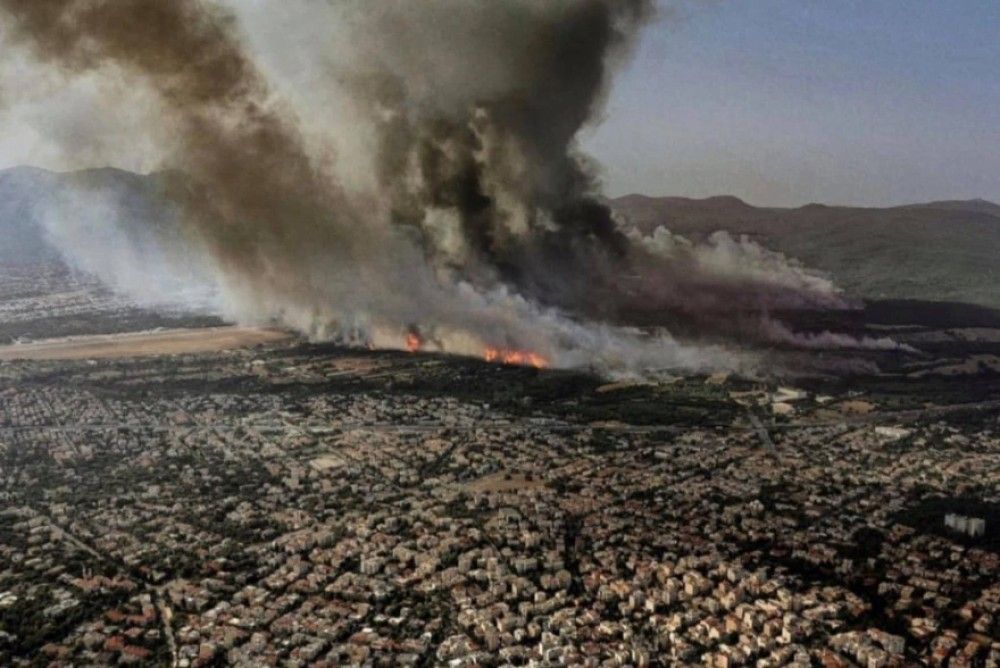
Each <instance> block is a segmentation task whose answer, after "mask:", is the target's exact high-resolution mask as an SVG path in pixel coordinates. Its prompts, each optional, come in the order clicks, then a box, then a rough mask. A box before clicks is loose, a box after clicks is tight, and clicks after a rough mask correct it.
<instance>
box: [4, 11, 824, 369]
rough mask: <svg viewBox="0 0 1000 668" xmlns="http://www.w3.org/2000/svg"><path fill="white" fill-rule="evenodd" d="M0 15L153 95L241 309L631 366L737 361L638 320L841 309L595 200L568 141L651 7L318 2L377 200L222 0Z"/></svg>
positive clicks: (746, 332)
mask: <svg viewBox="0 0 1000 668" xmlns="http://www.w3.org/2000/svg"><path fill="white" fill-rule="evenodd" d="M297 2H298V0H294V1H290V3H289V5H288V6H289V7H291V6H293V5H296V4H297ZM284 6H285V5H284V3H280V4H278V3H276V4H275V5H273V6H270V7H269V8H268V9H267V11H269V12H272V13H273V14H275V15H279V14H281V13H282V11H283V10H282V9H281V8H282V7H284ZM301 6H302V7H304V6H305V5H301ZM0 11H4V12H5V16H4V17H3V20H4V22H5V25H6V27H7V28H8V30H9V34H10V39H12V40H13V41H14V43H20V44H23V45H24V46H25V47H27V48H28V49H30V50H31V52H32V53H33V54H34V55H35V56H36V57H37V58H38V59H39V60H40V61H42V62H43V63H46V64H48V65H50V66H51V67H52V68H55V69H58V70H59V71H61V72H63V73H65V74H67V75H70V76H72V75H75V74H81V73H84V72H94V71H97V72H107V74H108V76H121V77H126V78H127V79H129V80H134V81H135V82H136V83H138V84H143V85H145V86H148V87H149V88H150V89H151V90H152V91H154V93H155V95H156V96H157V99H158V100H159V105H160V107H161V109H162V114H161V116H160V117H159V118H158V119H157V122H158V123H159V124H160V125H161V126H162V127H161V128H160V130H161V131H162V130H163V129H164V128H165V129H166V131H167V132H166V135H167V136H169V137H170V143H169V145H168V146H166V147H165V148H166V149H167V155H168V161H167V162H168V164H167V165H165V166H166V167H170V168H172V169H174V170H176V171H173V172H170V174H171V175H172V176H169V177H168V178H166V179H165V180H166V183H167V194H168V195H169V197H170V199H171V200H173V201H174V202H176V203H177V204H178V205H179V206H180V208H181V210H182V211H183V216H182V220H183V222H184V225H185V226H186V229H187V231H188V233H189V236H190V237H191V239H193V240H194V243H198V244H200V245H203V246H204V247H205V248H206V249H207V253H208V254H209V255H210V256H211V257H212V258H213V259H214V262H215V264H216V265H217V269H218V272H219V275H220V276H221V280H222V281H223V283H224V285H225V289H226V292H227V295H228V302H229V304H230V311H231V313H230V315H234V316H237V317H243V318H246V317H248V315H252V316H253V317H257V318H279V319H281V320H282V321H284V322H285V323H287V324H289V325H291V326H294V327H297V328H299V329H302V330H303V331H306V332H308V333H310V334H312V335H314V336H318V337H330V336H342V337H347V338H350V339H352V340H355V341H358V342H368V343H375V344H388V345H401V342H402V341H403V340H404V338H405V337H406V335H407V334H408V333H410V332H412V331H414V330H413V329H412V327H414V323H416V326H419V328H420V331H421V332H422V333H425V334H426V336H425V338H426V340H428V341H434V342H436V344H435V345H438V346H440V347H442V348H444V349H447V350H450V351H454V352H460V353H473V354H478V353H479V352H480V351H481V350H482V347H483V345H492V346H503V347H510V348H521V347H530V348H531V349H533V350H538V351H540V352H541V353H542V354H544V355H545V356H547V357H548V358H549V359H551V360H552V361H554V362H555V363H558V364H566V365H570V364H582V363H587V364H596V365H599V366H607V367H608V368H619V369H633V370H634V369H642V368H652V367H665V366H713V365H722V364H726V365H732V364H733V357H732V356H730V355H729V354H728V353H725V352H724V351H722V350H721V349H719V348H714V347H711V348H710V347H690V346H684V345H681V344H678V343H677V342H676V341H674V340H673V339H672V338H671V337H670V336H669V335H667V334H666V333H665V332H664V331H659V330H657V332H658V333H657V334H655V335H651V334H649V331H651V330H650V329H647V330H644V331H639V330H637V329H634V328H633V327H632V326H634V325H641V326H643V327H649V328H652V329H657V328H661V327H663V326H664V325H673V326H682V327H683V329H684V331H685V332H687V333H688V334H690V335H691V336H693V337H701V336H704V335H709V336H712V337H716V338H726V337H729V336H734V335H735V336H739V337H741V338H746V337H747V336H750V337H755V338H758V339H767V338H768V337H769V333H768V332H769V331H771V330H770V329H769V328H768V327H766V326H762V325H761V323H762V317H761V314H764V313H766V312H767V311H768V310H770V309H774V308H786V307H802V306H806V307H826V306H839V305H841V302H840V298H839V297H838V296H837V293H836V291H834V290H833V289H832V286H829V285H828V284H826V283H824V282H822V281H816V280H813V279H812V278H810V277H808V276H806V275H805V274H803V273H801V272H799V271H798V270H797V269H796V270H791V271H790V273H789V272H785V271H784V269H783V268H780V267H779V269H778V271H776V272H769V271H765V272H750V273H747V272H745V271H739V266H740V262H741V258H742V257H743V256H744V255H745V256H746V257H749V258H751V259H754V258H756V257H757V255H755V254H756V250H754V249H752V248H751V250H750V251H749V252H748V253H744V251H743V250H740V249H741V248H742V246H739V245H735V246H732V247H730V248H729V250H730V251H732V249H734V248H735V249H736V252H733V253H731V255H730V256H726V250H725V249H723V252H722V253H721V254H720V253H717V252H714V251H712V250H711V249H710V251H709V252H708V253H706V252H703V251H698V250H692V249H687V250H682V251H680V252H677V251H676V249H674V250H671V251H669V252H665V251H664V250H663V248H660V247H657V246H656V243H654V242H653V240H637V239H635V238H632V237H630V236H628V235H627V234H626V233H625V232H624V231H623V229H622V227H621V226H620V225H619V224H618V222H617V221H615V219H614V218H613V216H612V215H611V212H610V211H609V209H608V208H607V206H606V205H605V204H603V203H602V201H601V200H600V198H599V188H598V184H597V182H596V180H595V177H594V174H593V170H592V169H591V167H590V165H589V164H588V162H587V160H586V159H585V158H584V157H583V156H582V155H581V154H580V152H579V149H578V148H577V145H576V137H577V135H578V134H579V132H580V130H581V129H582V128H583V127H584V126H585V125H586V124H587V123H588V122H590V121H591V120H592V119H593V118H594V116H595V114H597V113H598V112H599V111H600V109H601V107H602V103H603V100H604V96H605V94H606V92H607V86H608V83H609V79H610V75H611V73H612V71H613V70H614V68H615V67H616V65H617V64H618V63H619V62H620V61H621V60H622V59H624V58H625V57H626V56H627V55H628V53H629V50H630V47H631V46H632V45H633V42H634V41H635V39H636V37H637V34H638V32H639V31H640V29H641V27H642V26H643V25H644V24H645V23H646V22H647V21H648V20H649V19H650V17H651V16H652V14H653V2H652V0H547V1H546V2H538V1H536V0H506V1H504V2H498V1H496V0H420V1H419V2H418V1H410V2H402V1H399V0H368V1H366V2H364V3H328V4H324V3H319V2H316V3H313V4H312V5H310V6H309V11H315V12H317V16H318V17H320V19H325V20H329V21H331V30H332V28H333V23H332V22H334V21H336V22H339V25H341V27H342V28H343V27H344V26H346V29H343V30H342V32H343V33H344V34H343V35H338V39H342V40H343V41H344V44H342V45H331V46H325V45H324V46H320V47H316V48H314V47H312V46H310V47H307V48H306V51H307V52H306V53H305V54H303V59H304V60H306V61H314V62H315V63H316V67H317V68H322V69H323V72H324V75H323V76H324V77H325V81H326V83H327V84H328V85H329V86H330V87H331V89H332V88H336V89H337V90H338V91H340V92H341V93H342V94H343V95H346V96H349V98H350V100H351V101H352V104H353V105H354V106H355V108H356V109H357V110H358V111H359V114H360V115H361V116H362V117H364V118H365V121H366V122H365V125H367V128H366V129H362V128H360V127H359V129H358V130H357V131H358V132H359V133H361V132H365V131H367V132H369V133H370V137H371V142H370V143H369V144H368V145H369V146H370V151H369V154H368V155H365V156H364V158H365V160H366V161H367V164H368V166H369V168H370V169H371V171H372V174H373V178H372V183H373V187H370V188H368V189H358V188H349V187H347V186H346V185H344V179H343V178H341V177H342V176H343V174H344V172H345V170H348V169H350V168H349V167H348V166H346V165H345V163H346V162H348V160H349V159H350V158H351V156H336V155H333V154H331V153H330V151H329V150H328V145H326V144H324V143H323V142H317V141H314V137H315V136H316V134H317V133H316V132H311V133H310V132H306V131H304V130H303V123H302V122H301V118H300V117H299V116H298V115H297V110H296V108H295V105H294V104H291V103H287V102H280V101H279V99H278V98H279V96H278V95H277V94H276V92H275V87H274V82H272V81H270V80H269V79H268V76H267V75H266V74H265V72H264V70H263V68H262V67H261V65H260V63H259V62H258V58H257V57H256V55H255V53H254V51H253V48H252V47H251V45H250V44H249V43H248V42H247V40H246V39H245V36H243V35H241V33H240V32H239V26H238V24H237V21H236V18H235V17H234V15H233V14H231V13H229V12H227V11H225V9H224V8H223V7H222V6H221V5H218V4H214V3H209V2H207V1H201V0H0ZM310 49H312V50H313V51H318V52H313V51H311V50H310ZM327 49H329V51H330V53H326V52H325V51H326V50H327ZM345 51H346V53H347V56H346V57H345ZM314 115H316V116H318V117H320V118H322V114H314ZM314 124H315V123H314ZM359 125H360V124H359ZM324 129H325V128H323V127H322V126H320V128H319V130H320V132H319V134H322V132H323V131H324ZM338 131H342V129H339V130H330V131H329V132H338ZM660 241H662V239H661V240H660ZM661 245H662V244H661ZM713 253H714V254H713ZM741 254H742V255H741ZM727 257H728V260H726V259H725V258H727ZM720 258H722V259H723V260H724V261H722V262H720V261H719V260H720ZM727 261H728V262H730V263H731V264H730V265H728V266H727V264H726V262H727ZM788 275H791V276H792V280H788ZM733 305H736V306H737V307H738V309H739V310H740V311H741V313H742V315H741V316H739V317H732V316H731V315H727V314H726V312H727V311H728V310H731V309H732V307H733ZM765 322H766V319H765Z"/></svg>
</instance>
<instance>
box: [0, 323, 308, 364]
mask: <svg viewBox="0 0 1000 668" xmlns="http://www.w3.org/2000/svg"><path fill="white" fill-rule="evenodd" d="M291 337H292V335H291V334H289V333H288V332H283V331H280V330H276V329H264V328H255V327H207V328H202V329H168V330H159V331H151V332H135V333H129V334H107V335H100V336H78V337H71V338H64V339H50V340H46V341H34V342H31V343H19V344H14V345H8V346H0V361H10V360H82V359H113V358H119V357H152V356H157V355H182V354H191V353H205V352H214V351H219V350H233V349H236V348H249V347H252V346H256V345H261V344H266V343H279V342H282V341H287V340H289V339H291Z"/></svg>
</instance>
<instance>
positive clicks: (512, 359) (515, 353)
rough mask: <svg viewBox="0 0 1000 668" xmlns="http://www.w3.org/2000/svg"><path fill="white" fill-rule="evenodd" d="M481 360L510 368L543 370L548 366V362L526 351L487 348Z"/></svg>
mask: <svg viewBox="0 0 1000 668" xmlns="http://www.w3.org/2000/svg"><path fill="white" fill-rule="evenodd" d="M483 359H485V360H486V361H487V362H494V363H497V364H509V365H511V366H533V367H535V368H536V369H544V368H546V367H547V366H548V365H549V361H548V360H547V359H545V358H544V357H542V356H541V355H539V354H537V353H533V352H529V351H527V350H507V349H504V348H494V347H492V346H490V347H487V348H486V351H485V352H484V353H483Z"/></svg>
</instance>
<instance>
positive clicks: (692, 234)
mask: <svg viewBox="0 0 1000 668" xmlns="http://www.w3.org/2000/svg"><path fill="white" fill-rule="evenodd" d="M169 176H170V175H165V174H154V175H149V176H143V175H139V174H133V173H131V172H125V171H121V170H116V169H92V170H85V171H80V172H72V173H66V174H56V173H53V172H47V171H45V170H41V169H34V168H30V167H19V168H16V169H8V170H3V171H0V263H5V264H10V263H12V262H37V261H39V260H42V259H51V258H55V257H58V253H57V252H56V251H55V249H54V248H53V246H52V245H51V244H50V243H49V240H48V233H47V232H46V230H45V229H44V226H42V225H40V220H39V215H40V212H41V211H42V210H43V209H44V208H45V206H44V205H46V204H47V203H51V202H52V201H60V200H59V198H63V200H62V201H63V202H64V204H65V202H66V201H69V202H70V203H72V202H73V201H74V200H71V199H67V198H68V197H72V196H73V195H75V194H79V193H90V194H95V193H96V194H98V195H99V196H100V200H99V201H100V202H103V203H105V204H107V206H108V208H107V210H102V211H98V212H93V211H91V212H87V215H89V218H90V220H89V222H90V224H91V225H92V226H91V227H89V228H88V227H86V226H84V227H83V229H85V230H97V229H98V228H99V227H101V226H102V225H104V218H103V217H102V216H106V217H107V219H108V222H107V224H108V225H113V226H115V228H116V233H117V234H124V235H125V238H126V239H127V240H128V241H130V242H134V245H135V246H136V247H142V246H151V245H155V246H156V247H158V248H162V247H172V248H181V247H184V242H183V239H182V238H181V237H180V234H181V232H180V230H179V227H178V226H177V225H176V224H175V223H176V217H174V216H172V215H171V211H172V207H171V206H170V204H169V203H168V200H167V199H166V198H165V197H164V195H163V192H164V187H165V184H166V181H167V179H168V178H169ZM173 176H177V175H173ZM175 183H176V181H175ZM610 204H611V205H612V207H613V208H614V209H615V210H616V211H617V212H619V213H620V214H622V215H623V216H624V217H625V218H626V219H627V221H629V223H630V224H632V225H634V226H635V227H636V228H638V229H639V230H640V231H642V232H645V233H651V232H652V231H653V230H655V229H656V227H657V226H659V225H663V226H665V227H667V228H668V229H670V230H671V231H672V232H674V233H677V234H681V235H684V236H687V237H689V238H692V239H696V240H697V239H700V238H704V237H707V236H708V235H710V234H712V233H713V232H716V231H718V230H727V231H729V232H730V233H733V234H737V235H742V234H745V235H748V236H749V237H751V238H753V239H754V240H755V241H757V242H758V243H761V244H762V245H764V246H767V247H769V248H772V249H774V250H778V251H781V252H783V253H785V254H786V255H789V256H792V257H795V258H797V259H799V260H800V261H801V262H802V263H803V264H805V265H806V266H808V267H812V268H815V269H818V270H820V271H822V272H825V273H827V274H829V275H830V276H831V277H833V278H834V279H835V281H836V282H837V283H838V284H839V285H840V286H841V287H843V288H844V289H845V290H847V292H848V293H850V294H852V295H855V296H860V297H865V298H869V299H911V300H931V301H950V302H964V303H969V304H978V305H982V306H987V307H991V308H998V309H1000V206H998V205H997V204H994V203H992V202H987V201H985V200H969V201H948V202H931V203H927V204H913V205H907V206H898V207H892V208H884V209H877V208H858V207H843V206H825V205H822V204H809V205H807V206H803V207H800V208H796V209H782V208H762V207H755V206H751V205H750V204H747V203H746V202H743V201H742V200H740V199H738V198H736V197H711V198H708V199H688V198H684V197H647V196H645V195H629V196H626V197H621V198H619V199H616V200H612V201H611V202H610ZM63 211H64V212H66V211H68V212H69V213H70V214H71V213H72V212H73V208H72V206H70V207H69V208H68V209H67V208H66V207H65V206H64V207H63ZM81 215H83V214H82V213H81ZM88 234H89V233H88ZM87 238H89V237H87ZM109 238H110V237H109ZM115 238H119V237H115ZM80 239H81V240H83V239H84V238H83V237H80ZM63 242H64V244H65V243H66V240H65V239H64V240H63ZM71 243H72V241H71Z"/></svg>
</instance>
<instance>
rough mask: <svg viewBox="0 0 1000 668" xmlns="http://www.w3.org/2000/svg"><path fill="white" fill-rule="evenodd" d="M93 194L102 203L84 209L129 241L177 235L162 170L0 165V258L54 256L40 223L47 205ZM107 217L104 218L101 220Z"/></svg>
mask: <svg viewBox="0 0 1000 668" xmlns="http://www.w3.org/2000/svg"><path fill="white" fill-rule="evenodd" d="M80 195H83V196H87V195H95V196H97V197H98V198H99V200H86V201H88V202H94V201H99V202H100V203H101V204H102V205H103V206H105V207H106V208H105V209H103V210H101V211H96V212H89V213H90V214H91V218H95V217H96V218H97V219H96V220H95V221H94V222H96V223H97V224H99V225H104V224H105V223H106V224H107V225H108V226H111V225H114V226H115V229H116V231H117V232H119V233H122V234H124V235H126V238H127V239H129V240H130V241H133V242H142V241H143V240H149V239H152V238H154V237H158V238H165V237H168V236H176V235H177V234H179V231H178V229H177V228H176V226H175V225H173V224H172V221H173V220H175V219H173V218H172V217H171V216H170V211H171V210H172V209H171V207H170V205H169V204H168V202H167V200H166V198H165V197H164V196H163V179H162V178H161V175H151V176H143V175H140V174H133V173H132V172H127V171H122V170H118V169H111V168H103V169H88V170H82V171H78V172H68V173H62V174H60V173H55V172H49V171H46V170H44V169H36V168H33V167H16V168H13V169H7V170H0V263H3V264H12V263H13V264H20V263H33V262H38V261H47V260H54V259H56V258H58V257H59V254H58V252H57V250H56V249H55V247H54V246H53V244H52V243H50V241H51V239H50V237H49V232H48V231H47V230H46V228H45V226H44V225H43V224H42V216H43V215H44V212H45V211H46V210H49V205H52V204H53V203H61V204H62V208H61V209H60V210H61V211H63V212H66V213H67V215H68V214H72V213H73V212H74V208H79V207H78V206H77V205H76V204H75V202H76V200H74V199H72V198H73V197H76V196H80ZM100 216H106V217H107V219H106V220H104V219H101V218H100Z"/></svg>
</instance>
